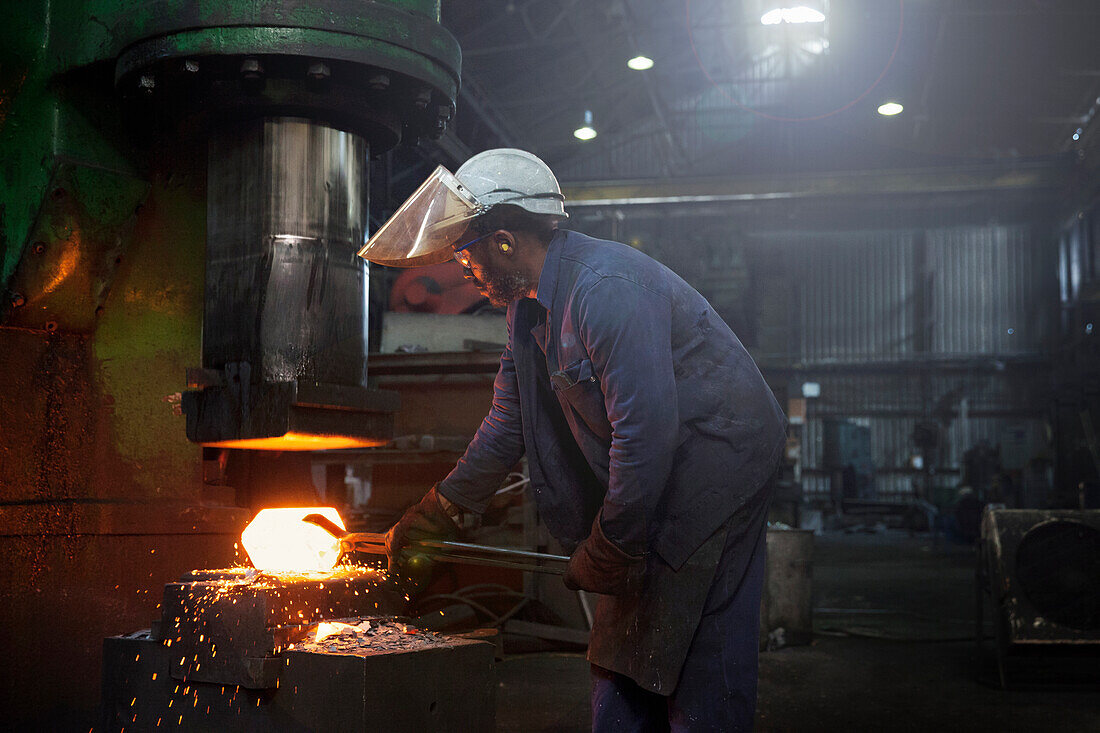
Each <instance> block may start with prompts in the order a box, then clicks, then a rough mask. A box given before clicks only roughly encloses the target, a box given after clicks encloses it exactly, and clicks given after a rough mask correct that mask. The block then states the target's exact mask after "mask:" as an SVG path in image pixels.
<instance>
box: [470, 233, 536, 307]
mask: <svg viewBox="0 0 1100 733" xmlns="http://www.w3.org/2000/svg"><path fill="white" fill-rule="evenodd" d="M479 244H480V242H479ZM476 246H477V245H475V247H476ZM490 246H492V245H490ZM472 249H474V248H471V250H472ZM470 255H471V256H470V267H464V268H463V274H464V275H465V277H466V279H467V280H469V281H470V282H472V283H473V284H474V285H475V286H476V287H477V289H478V292H480V293H481V294H482V295H484V296H485V297H486V298H488V299H489V302H490V303H491V304H492V305H493V306H494V307H496V308H507V307H508V304H509V303H511V302H512V301H513V300H518V299H520V298H526V297H527V296H528V294H529V293H530V292H531V290H532V289H533V288H534V283H533V282H532V281H531V278H530V277H528V276H527V275H526V274H525V273H523V272H522V271H521V270H520V269H519V268H517V267H515V266H514V265H511V263H509V262H506V261H505V262H501V261H498V260H497V259H496V258H494V257H493V253H486V252H482V251H478V252H476V253H474V252H471V253H470Z"/></svg>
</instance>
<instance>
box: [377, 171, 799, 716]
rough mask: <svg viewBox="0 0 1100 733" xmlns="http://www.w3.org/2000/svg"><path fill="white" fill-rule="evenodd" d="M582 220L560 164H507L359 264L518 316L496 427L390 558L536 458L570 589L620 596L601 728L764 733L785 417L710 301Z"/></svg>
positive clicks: (434, 186) (600, 665)
mask: <svg viewBox="0 0 1100 733" xmlns="http://www.w3.org/2000/svg"><path fill="white" fill-rule="evenodd" d="M566 218H567V214H566V213H565V209H564V197H563V196H562V194H561V189H560V188H559V186H558V182H557V179H556V178H555V177H554V175H553V173H552V172H551V171H550V169H549V168H548V167H547V166H546V164H545V163H543V162H542V161H541V160H539V159H538V158H537V157H535V156H534V155H531V154H530V153H527V152H524V151H521V150H514V149H500V150H490V151H487V152H484V153H480V154H478V155H476V156H474V157H473V158H471V159H470V160H469V161H467V162H466V163H465V164H464V165H463V166H462V167H461V168H459V169H458V172H457V174H455V175H451V174H450V173H449V172H448V171H447V170H446V169H445V168H443V167H442V166H441V167H439V168H437V169H436V171H435V172H434V173H433V174H432V176H431V177H429V179H428V180H427V181H425V183H424V184H423V185H422V186H421V187H420V188H419V189H418V190H417V191H416V193H414V194H413V196H412V197H410V198H409V200H408V201H406V202H405V204H404V205H402V207H401V208H400V209H399V210H398V211H397V212H396V213H395V214H394V216H393V217H392V218H391V219H390V220H389V221H387V223H386V224H385V225H384V226H383V227H382V228H381V229H379V231H378V232H377V233H376V234H375V235H374V237H372V238H371V240H370V241H369V242H368V243H367V245H366V246H365V247H364V248H363V250H362V251H361V252H360V254H361V255H362V256H363V257H365V258H366V259H368V260H371V261H373V262H377V263H380V264H384V265H391V266H393V265H396V266H416V265H420V264H431V263H435V262H441V261H446V260H447V259H450V258H451V257H454V258H455V259H456V260H458V262H459V264H460V265H461V266H462V267H463V268H464V270H465V275H466V277H467V278H468V279H469V280H471V281H472V282H473V283H474V284H475V285H476V286H477V287H478V289H479V290H480V291H481V292H482V294H484V295H485V296H487V297H488V298H489V300H490V302H491V303H492V304H493V305H495V306H498V307H502V308H507V323H508V344H507V347H506V348H505V349H504V353H503V355H502V356H501V359H500V369H499V371H498V373H497V376H496V381H495V382H494V385H493V403H492V407H491V408H490V410H489V414H488V416H487V417H486V418H485V420H484V421H483V422H482V424H481V427H480V428H479V429H478V431H477V434H476V435H475V436H474V438H473V440H472V441H471V442H470V445H469V447H468V448H467V449H466V452H465V454H464V455H463V456H462V458H461V460H459V461H458V464H457V465H456V466H455V468H454V470H452V471H451V473H450V474H449V475H448V476H447V477H446V478H445V479H444V480H443V481H441V482H440V483H439V484H437V485H436V486H435V487H433V488H432V489H431V490H430V491H429V492H428V493H427V495H426V496H425V497H424V499H423V500H422V501H421V502H420V503H419V504H417V505H416V506H414V507H412V508H410V509H409V510H408V511H407V512H406V513H405V515H404V517H403V518H402V519H401V520H400V522H398V523H397V524H396V525H395V526H394V527H393V528H392V529H391V530H390V533H389V536H388V549H389V551H390V556H391V559H393V560H397V561H400V560H401V559H402V555H403V551H402V548H403V547H404V546H405V545H406V544H407V543H408V542H409V541H411V540H414V539H423V538H428V537H434V538H447V537H452V536H454V535H455V534H456V532H457V527H456V524H455V521H454V520H455V519H456V518H459V517H460V516H461V515H462V514H463V513H467V512H472V513H481V512H483V511H484V510H485V508H486V506H487V505H488V503H489V500H490V498H491V497H492V496H493V494H494V492H495V490H496V489H497V488H499V486H500V485H501V482H502V481H503V480H504V479H505V477H506V476H507V474H508V473H509V471H511V470H512V469H513V467H514V466H515V465H516V463H517V462H518V461H519V460H520V458H521V457H523V456H524V455H525V454H526V456H527V461H528V468H529V471H530V478H531V488H532V490H533V494H534V497H535V501H536V503H537V505H538V509H539V513H540V516H541V518H542V520H543V521H544V522H545V524H546V527H547V528H548V529H549V530H550V532H551V534H553V535H554V537H556V538H557V539H558V540H560V541H561V543H562V545H563V546H564V547H565V548H566V550H567V551H568V552H570V553H571V556H570V560H569V564H568V568H567V571H566V574H565V584H566V585H567V586H568V587H569V588H571V589H574V590H576V589H583V590H586V591H590V592H593V593H598V594H600V597H599V601H598V604H597V607H596V611H595V617H594V620H593V624H592V632H591V641H590V644H589V648H588V660H589V661H590V662H591V665H592V680H593V685H592V721H593V730H595V731H612V730H615V731H619V730H661V729H664V730H668V729H670V728H671V729H672V730H692V731H695V730H715V731H740V730H750V729H751V728H752V723H753V714H754V711H755V705H756V683H757V647H758V633H759V631H758V630H759V623H760V622H759V613H760V595H761V591H762V585H763V575H764V553H765V526H766V514H767V508H768V503H769V497H770V494H771V491H772V487H773V484H774V476H775V472H776V469H777V466H778V463H779V459H780V452H781V450H782V446H783V443H784V435H785V427H786V420H785V418H784V416H783V413H782V411H781V409H780V407H779V405H778V404H777V403H776V401H775V398H774V397H773V396H772V393H771V391H770V389H769V388H768V386H767V384H766V383H765V382H764V379H763V377H762V376H761V375H760V371H759V370H758V369H757V367H756V365H755V364H754V363H753V360H752V358H751V357H750V356H749V354H748V352H747V351H746V350H745V348H744V347H743V346H742V345H741V342H740V341H739V340H738V339H737V337H736V336H735V335H734V334H733V332H732V331H731V330H730V328H729V327H728V326H727V325H726V324H725V323H724V322H723V321H722V319H721V318H720V317H719V316H718V315H717V314H716V313H715V311H714V309H713V308H712V307H711V306H710V304H709V303H708V302H707V301H706V300H705V299H704V298H703V297H702V296H701V295H700V294H699V293H698V292H696V291H695V290H694V289H692V288H691V287H690V286H689V285H688V284H687V283H685V282H684V281H683V280H682V279H680V278H679V277H678V276H677V275H676V274H674V273H673V272H672V271H670V270H669V269H668V268H666V267H664V266H663V265H661V264H659V263H658V262H656V261H654V260H653V259H651V258H649V257H647V256H646V255H644V254H642V253H641V252H639V251H637V250H636V249H633V248H631V247H629V246H626V245H624V244H619V243H617V242H610V241H604V240H599V239H594V238H592V237H588V236H585V235H584V234H579V233H577V232H573V231H566V230H564V229H559V228H558V223H559V222H560V221H561V220H564V219H566ZM407 552H408V551H407V550H405V551H404V553H407Z"/></svg>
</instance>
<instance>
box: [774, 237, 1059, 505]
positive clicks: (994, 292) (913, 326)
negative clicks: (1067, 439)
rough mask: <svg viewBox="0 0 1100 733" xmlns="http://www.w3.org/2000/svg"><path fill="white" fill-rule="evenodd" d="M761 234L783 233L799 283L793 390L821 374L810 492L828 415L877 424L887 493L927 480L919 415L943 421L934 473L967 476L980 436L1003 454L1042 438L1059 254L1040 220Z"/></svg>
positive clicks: (945, 481)
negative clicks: (966, 462) (916, 460)
mask: <svg viewBox="0 0 1100 733" xmlns="http://www.w3.org/2000/svg"><path fill="white" fill-rule="evenodd" d="M763 239H767V240H778V242H780V243H781V246H782V247H783V248H784V249H785V257H786V261H787V268H788V271H789V272H791V273H792V277H793V278H795V281H796V282H797V283H798V288H799V290H800V296H799V311H798V312H799V314H800V317H799V321H800V322H799V324H798V328H799V329H800V333H799V338H798V339H797V341H796V343H798V345H799V349H800V351H799V353H798V354H795V355H792V357H793V361H795V362H796V363H797V364H798V365H799V366H800V367H801V369H802V372H800V375H801V376H800V377H799V379H797V380H793V381H794V383H793V384H792V385H791V387H792V392H791V393H792V394H798V386H799V385H798V383H799V382H801V381H816V382H818V383H820V385H821V397H820V398H818V399H813V400H810V401H809V402H810V404H809V405H808V415H807V418H808V419H807V423H806V426H805V428H804V430H803V465H804V468H805V473H804V488H805V490H806V491H807V493H809V494H810V495H814V494H827V493H828V490H829V478H828V476H827V473H826V471H825V470H824V468H825V467H824V466H823V465H822V455H823V445H822V441H823V433H824V431H823V421H824V419H826V418H829V417H840V418H848V419H852V420H856V421H858V422H860V423H861V424H865V425H867V426H869V428H870V433H871V444H872V445H871V448H872V458H873V461H874V465H875V467H876V477H875V488H876V491H877V493H878V494H879V495H880V496H882V497H884V498H886V497H889V498H900V497H902V496H906V495H911V494H912V493H913V492H914V487H915V486H917V485H918V484H919V483H920V482H923V481H924V478H923V477H922V476H920V475H919V474H918V473H917V472H915V471H913V470H912V468H911V467H910V458H911V456H912V454H913V453H914V451H915V448H914V446H913V442H912V438H911V436H912V433H913V430H914V427H915V426H916V424H917V423H918V422H919V421H927V420H932V421H934V422H937V423H938V424H940V425H941V427H942V431H943V432H942V435H943V439H944V444H943V448H942V450H941V455H940V458H939V460H938V464H939V468H940V472H939V475H938V476H937V477H936V478H935V479H934V482H935V483H936V484H938V485H943V486H953V485H955V484H957V483H958V482H959V481H960V479H961V476H960V470H961V467H962V459H963V453H964V452H965V451H966V450H967V449H968V448H970V447H972V446H973V445H975V444H977V443H978V442H979V441H986V442H988V443H989V444H990V445H992V446H1001V448H1002V460H1003V461H1004V462H1005V464H1006V467H1016V468H1018V467H1021V466H1022V462H1025V461H1026V460H1028V459H1030V458H1031V457H1033V456H1035V455H1037V454H1039V453H1041V452H1042V451H1043V450H1044V447H1045V439H1044V431H1043V424H1042V419H1041V415H1042V407H1043V403H1042V399H1043V398H1042V395H1041V390H1042V385H1041V383H1038V384H1037V383H1036V375H1037V373H1039V372H1041V368H1040V369H1039V370H1038V372H1037V369H1036V367H1035V364H1037V363H1039V364H1041V360H1042V359H1043V355H1044V354H1045V353H1046V348H1047V347H1048V343H1047V342H1048V339H1049V333H1050V326H1051V324H1052V323H1053V320H1052V319H1053V313H1052V306H1053V305H1054V304H1055V303H1056V297H1057V296H1056V288H1057V263H1056V251H1055V247H1054V246H1053V244H1052V242H1050V241H1049V237H1048V236H1046V235H1045V234H1044V233H1042V230H1041V229H1037V228H1033V227H1029V226H998V225H989V226H971V227H952V228H942V229H926V230H913V231H890V230H882V231H866V232H839V233H829V234H806V233H794V234H768V235H765V236H764V237H763ZM772 244H773V246H774V244H775V242H773V243H772ZM1029 358H1030V359H1029ZM1021 359H1023V360H1024V361H1025V365H1023V366H1019V365H1017V362H1018V361H1019V360H1021Z"/></svg>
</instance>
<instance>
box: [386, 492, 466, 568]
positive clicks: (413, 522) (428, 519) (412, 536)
mask: <svg viewBox="0 0 1100 733" xmlns="http://www.w3.org/2000/svg"><path fill="white" fill-rule="evenodd" d="M437 486H439V484H436V485H435V486H433V487H432V488H431V489H430V490H429V491H428V493H427V494H425V495H424V498H423V499H421V500H420V503H419V504H414V505H413V506H411V507H409V508H408V509H407V510H405V514H404V516H402V517H401V520H400V521H398V523H397V524H395V525H393V526H392V527H390V531H389V532H387V533H386V556H387V557H388V559H389V568H390V572H394V571H396V570H397V569H398V568H399V567H401V566H405V565H408V564H409V563H410V562H412V564H414V565H417V564H423V563H424V561H425V559H426V558H424V557H423V556H422V555H421V554H419V553H416V552H413V551H411V550H409V549H408V548H407V545H408V544H409V543H410V542H417V541H419V540H450V539H454V538H455V537H457V536H458V525H456V524H455V523H454V520H453V519H451V515H450V514H448V512H447V510H446V509H445V508H444V505H443V503H442V497H441V496H439V494H438V493H437V492H436V487H437ZM452 506H453V505H452Z"/></svg>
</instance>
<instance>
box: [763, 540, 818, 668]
mask: <svg viewBox="0 0 1100 733" xmlns="http://www.w3.org/2000/svg"><path fill="white" fill-rule="evenodd" d="M767 542H768V561H767V565H766V566H765V571H764V595H763V599H762V603H761V608H760V636H761V646H773V647H774V646H790V645H797V644H809V643H810V640H811V639H812V638H813V631H814V620H813V601H812V595H811V592H812V589H813V554H814V533H813V532H812V531H810V530H808V529H769V530H768V539H767ZM778 629H783V631H782V632H781V633H780V632H778ZM769 635H771V638H770V639H769Z"/></svg>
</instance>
